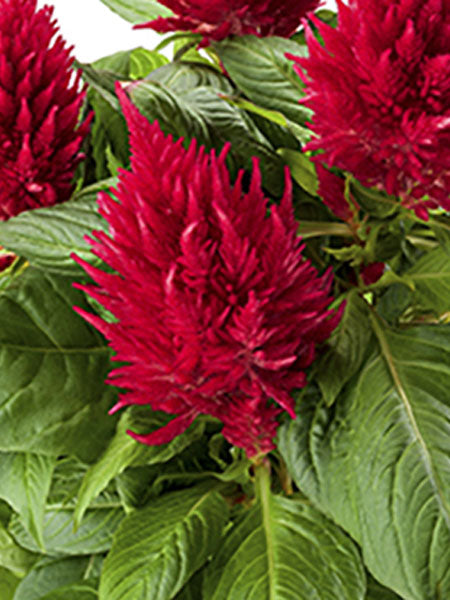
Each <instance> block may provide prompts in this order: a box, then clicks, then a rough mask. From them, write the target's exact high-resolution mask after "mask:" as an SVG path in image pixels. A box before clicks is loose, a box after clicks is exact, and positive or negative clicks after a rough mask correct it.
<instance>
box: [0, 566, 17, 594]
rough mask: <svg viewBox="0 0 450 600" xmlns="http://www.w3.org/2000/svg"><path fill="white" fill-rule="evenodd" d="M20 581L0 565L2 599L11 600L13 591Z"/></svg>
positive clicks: (0, 592)
mask: <svg viewBox="0 0 450 600" xmlns="http://www.w3.org/2000/svg"><path fill="white" fill-rule="evenodd" d="M19 583H20V579H19V578H18V577H16V576H15V575H13V573H11V571H8V570H7V569H4V568H3V567H0V598H1V599H2V600H13V598H14V592H15V591H16V588H17V586H18V585H19Z"/></svg>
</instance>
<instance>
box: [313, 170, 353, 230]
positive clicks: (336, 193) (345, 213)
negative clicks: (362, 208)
mask: <svg viewBox="0 0 450 600" xmlns="http://www.w3.org/2000/svg"><path fill="white" fill-rule="evenodd" d="M316 171H317V177H318V180H319V189H318V191H317V193H318V194H319V196H320V197H321V198H322V200H323V202H324V204H326V206H328V208H329V209H330V210H331V212H332V213H333V214H334V215H335V216H336V217H337V218H338V219H341V220H342V221H347V222H350V221H352V220H353V219H354V217H355V215H356V213H357V212H358V210H359V205H358V203H357V202H356V200H355V199H354V198H353V196H352V195H351V194H350V192H348V197H349V200H347V198H346V191H345V180H344V179H343V178H342V177H339V176H338V175H335V174H334V173H332V172H331V171H329V170H328V169H326V168H325V167H324V166H323V165H322V163H320V162H317V164H316Z"/></svg>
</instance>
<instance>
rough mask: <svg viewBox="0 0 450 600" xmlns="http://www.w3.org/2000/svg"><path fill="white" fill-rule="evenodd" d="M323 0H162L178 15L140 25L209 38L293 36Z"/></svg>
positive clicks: (156, 29)
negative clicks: (304, 18)
mask: <svg viewBox="0 0 450 600" xmlns="http://www.w3.org/2000/svg"><path fill="white" fill-rule="evenodd" d="M319 3H320V0H161V4H164V5H165V6H167V7H168V8H170V9H171V10H172V11H173V12H174V13H175V15H176V16H175V17H168V18H165V19H164V18H162V17H159V18H157V19H155V20H154V21H149V22H148V23H144V24H142V25H138V26H137V27H138V28H142V27H150V28H151V29H154V30H155V31H159V32H160V33H166V32H168V31H193V32H194V33H200V34H202V35H203V42H202V45H207V44H208V43H209V40H223V39H224V38H226V37H227V36H229V35H233V34H235V35H245V34H254V35H259V36H268V35H279V36H282V37H289V36H291V35H292V34H293V33H294V32H295V31H296V29H298V27H299V25H300V21H301V19H302V18H303V17H304V16H305V15H306V13H307V12H309V11H312V10H315V9H316V8H317V6H318V5H319Z"/></svg>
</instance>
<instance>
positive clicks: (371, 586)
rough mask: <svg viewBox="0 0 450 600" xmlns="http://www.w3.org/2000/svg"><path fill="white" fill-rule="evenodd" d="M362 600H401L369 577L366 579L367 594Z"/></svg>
mask: <svg viewBox="0 0 450 600" xmlns="http://www.w3.org/2000/svg"><path fill="white" fill-rule="evenodd" d="M364 600H401V598H400V596H397V594H396V593H395V592H393V591H392V590H390V589H388V588H386V587H383V586H382V585H381V584H380V583H378V581H375V579H374V578H373V577H370V576H369V577H368V578H367V594H366V597H365V599H364Z"/></svg>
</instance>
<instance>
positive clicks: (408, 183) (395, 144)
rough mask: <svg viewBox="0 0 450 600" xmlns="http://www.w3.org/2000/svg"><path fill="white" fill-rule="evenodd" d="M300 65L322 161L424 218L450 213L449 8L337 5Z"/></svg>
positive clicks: (438, 2)
mask: <svg viewBox="0 0 450 600" xmlns="http://www.w3.org/2000/svg"><path fill="white" fill-rule="evenodd" d="M338 6H339V15H338V22H339V24H338V27H337V28H336V29H334V28H333V27H331V26H329V25H326V24H324V23H322V22H320V21H318V20H314V23H315V24H316V25H317V27H318V30H319V32H320V35H321V36H322V38H323V40H324V45H322V44H321V42H320V41H319V40H318V39H317V38H316V37H315V36H314V35H313V33H312V31H311V30H310V29H309V28H307V32H306V35H307V39H308V49H309V56H308V57H306V58H295V57H293V56H292V58H294V59H295V60H296V62H297V64H298V68H297V72H298V74H299V75H300V77H301V78H302V80H303V81H304V82H305V84H306V97H305V98H304V99H303V100H302V102H303V103H304V104H305V105H306V106H308V107H309V108H311V109H312V110H313V111H314V116H313V120H312V124H311V129H312V130H313V131H314V133H315V134H317V137H314V139H313V140H312V141H311V142H310V143H309V145H308V148H309V149H310V150H320V151H321V152H320V154H319V155H318V156H317V157H316V160H318V161H319V160H320V161H323V162H324V163H326V164H327V165H328V166H330V167H332V166H336V167H339V168H340V169H344V170H346V171H348V172H350V173H352V174H353V175H354V176H355V177H356V178H357V179H358V180H359V181H361V182H362V183H363V184H364V185H365V186H368V187H376V188H377V189H380V190H384V191H386V192H387V193H388V194H393V195H395V196H398V197H399V198H400V200H401V202H402V204H403V205H404V206H406V207H407V208H411V209H412V210H414V211H415V212H416V214H417V215H418V216H419V217H421V218H422V219H426V218H427V214H428V209H429V208H436V207H438V206H442V207H443V208H445V209H446V210H449V209H450V198H449V186H450V152H449V150H448V149H449V146H450V83H449V73H450V4H449V1H448V0H380V2H374V1H373V0H350V2H348V5H347V4H344V3H343V2H342V0H338Z"/></svg>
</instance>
